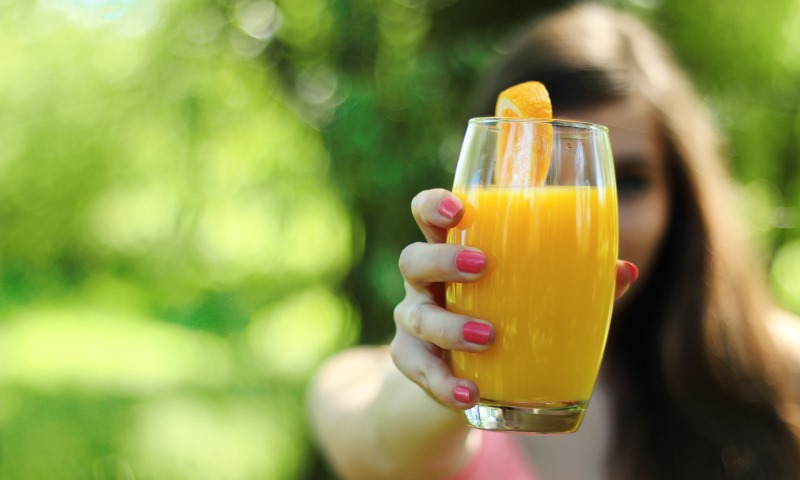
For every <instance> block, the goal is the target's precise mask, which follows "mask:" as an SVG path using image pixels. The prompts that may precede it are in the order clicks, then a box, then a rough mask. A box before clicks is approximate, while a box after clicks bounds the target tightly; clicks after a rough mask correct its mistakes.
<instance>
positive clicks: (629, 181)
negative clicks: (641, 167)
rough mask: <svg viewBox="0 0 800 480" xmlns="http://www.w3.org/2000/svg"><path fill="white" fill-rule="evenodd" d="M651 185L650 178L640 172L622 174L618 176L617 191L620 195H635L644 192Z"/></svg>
mask: <svg viewBox="0 0 800 480" xmlns="http://www.w3.org/2000/svg"><path fill="white" fill-rule="evenodd" d="M649 187H650V181H649V179H648V178H647V177H646V176H644V175H639V174H625V173H623V174H621V175H618V176H617V192H619V195H621V196H622V195H626V196H633V195H638V194H641V193H644V192H646V191H647V189H648V188H649Z"/></svg>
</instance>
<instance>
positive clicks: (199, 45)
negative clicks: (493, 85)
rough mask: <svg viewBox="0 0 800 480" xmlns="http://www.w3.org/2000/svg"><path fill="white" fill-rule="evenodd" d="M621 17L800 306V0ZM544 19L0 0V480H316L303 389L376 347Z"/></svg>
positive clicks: (514, 2)
mask: <svg viewBox="0 0 800 480" xmlns="http://www.w3.org/2000/svg"><path fill="white" fill-rule="evenodd" d="M610 3H612V4H614V5H617V6H619V7H620V8H624V9H627V10H630V11H632V12H634V13H635V14H637V15H640V16H641V17H642V18H645V19H647V20H648V21H650V22H651V23H652V24H653V25H654V26H655V27H656V28H657V29H658V30H659V31H660V32H661V33H663V34H664V35H665V37H666V38H667V39H668V41H669V43H670V44H671V45H672V46H673V47H674V48H675V50H676V53H677V54H678V56H679V58H680V59H681V60H682V61H683V62H684V63H685V65H687V67H689V69H690V72H691V74H692V75H693V76H694V77H695V78H696V79H697V81H698V85H699V86H700V89H701V92H702V93H703V94H704V95H705V97H706V99H707V101H708V103H709V105H710V106H711V107H712V109H713V110H714V112H715V113H716V115H717V117H718V120H719V121H720V125H721V126H722V128H723V129H724V131H725V133H727V134H728V138H729V139H730V151H731V153H732V158H733V167H734V171H735V173H736V176H737V178H738V179H739V180H740V183H741V185H742V188H741V192H742V205H743V207H744V210H745V212H746V213H747V218H748V221H749V225H750V230H751V232H752V233H753V236H754V238H755V239H756V241H757V242H758V244H759V246H760V247H761V251H762V253H763V255H764V261H765V264H766V265H767V266H769V267H770V279H771V281H772V285H773V287H774V290H775V292H776V295H777V296H778V297H779V298H780V299H781V301H782V302H783V303H784V304H785V305H786V306H787V307H789V308H792V309H794V310H795V311H798V312H800V290H798V288H800V287H799V286H800V234H798V231H797V223H798V221H800V218H798V211H797V206H798V205H800V172H798V168H799V167H798V162H797V160H798V159H797V153H796V152H797V151H798V150H800V144H799V143H800V91H798V90H797V89H796V88H794V85H796V84H797V81H798V79H800V1H798V0H776V1H775V2H773V4H771V6H770V8H768V9H767V8H764V7H763V6H762V5H761V3H760V2H756V1H755V0H736V1H730V2H717V3H711V2H706V3H703V2H701V3H697V2H691V1H689V0H680V1H674V2H659V1H657V0H655V1H654V0H637V1H633V0H630V1H628V0H626V1H622V0H619V1H616V2H610ZM555 6H556V5H553V4H552V2H546V1H544V0H542V1H539V2H529V1H528V2H523V1H521V0H510V1H506V2H484V1H479V0H276V1H270V0H243V1H239V2H222V1H215V0H171V1H157V0H40V1H39V2H38V3H34V2H24V1H21V0H19V1H17V0H0V72H2V73H0V478H4V479H5V478H8V479H40V478H41V479H65V480H69V479H150V478H152V479H167V480H170V479H204V478H208V479H223V480H224V479H232V480H238V479H289V478H313V479H319V478H329V477H330V473H329V472H328V471H327V469H326V467H325V466H324V464H323V463H322V462H321V461H320V460H319V458H318V457H317V456H316V455H315V454H314V451H313V448H312V446H311V442H310V436H309V433H308V430H307V427H306V425H305V422H304V407H303V403H302V399H303V392H304V389H305V387H306V385H307V382H308V380H309V378H310V375H311V374H312V372H313V370H314V369H315V368H316V366H317V365H318V364H319V362H320V361H321V360H322V359H323V358H325V357H326V356H327V355H329V354H330V353H332V352H334V351H336V350H338V349H341V348H344V347H346V346H348V345H352V344H354V343H356V342H361V343H378V342H382V341H385V340H387V339H388V338H389V337H390V335H391V332H392V320H391V318H392V309H393V308H394V305H395V304H396V303H397V302H398V301H399V300H400V298H401V296H402V293H403V287H402V280H401V278H400V275H399V273H398V272H397V268H396V265H397V257H398V255H399V252H400V251H401V249H402V248H403V247H404V246H405V245H407V244H409V243H411V242H413V241H417V240H419V239H420V234H419V233H418V231H417V230H416V228H415V226H414V224H413V221H412V219H411V216H410V213H409V203H410V200H411V198H412V197H413V196H414V195H415V194H416V192H418V191H419V190H421V189H424V188H432V187H448V186H449V183H450V178H451V175H452V172H451V168H452V166H453V164H454V160H455V157H456V155H457V153H458V149H459V147H460V141H461V135H462V134H463V130H464V127H465V122H466V119H467V118H468V116H469V115H470V104H469V101H468V100H467V99H468V98H469V96H470V93H471V91H472V89H473V87H474V84H475V80H476V79H477V78H479V77H480V75H481V74H482V72H484V71H485V70H486V68H488V66H489V64H490V63H489V62H490V61H491V59H492V57H493V56H494V55H496V54H497V52H498V51H501V50H502V48H503V45H504V40H505V39H507V38H508V36H509V35H510V34H511V33H513V32H514V31H516V30H517V29H519V28H522V27H523V26H524V25H525V23H526V22H527V21H528V19H529V18H531V17H533V16H535V15H537V14H541V13H543V12H545V11H548V10H550V9H552V8H554V7H555Z"/></svg>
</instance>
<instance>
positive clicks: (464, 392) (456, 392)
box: [453, 385, 472, 403]
mask: <svg viewBox="0 0 800 480" xmlns="http://www.w3.org/2000/svg"><path fill="white" fill-rule="evenodd" d="M470 397H471V396H470V391H469V388H467V387H464V386H461V385H459V386H457V387H456V388H454V389H453V398H455V399H456V401H457V402H461V403H472V398H470Z"/></svg>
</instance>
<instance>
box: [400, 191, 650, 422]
mask: <svg viewBox="0 0 800 480" xmlns="http://www.w3.org/2000/svg"><path fill="white" fill-rule="evenodd" d="M411 211H412V213H413V215H414V220H416V222H417V225H419V228H420V230H422V233H423V235H424V236H425V240H427V243H423V242H419V243H414V244H412V245H409V246H408V247H406V248H405V249H404V250H403V253H402V254H401V255H400V271H401V272H402V274H403V278H404V279H405V288H406V297H405V298H404V299H403V301H402V302H400V304H399V305H397V307H396V308H395V311H394V320H395V324H396V331H395V336H394V339H393V340H392V344H391V354H392V359H393V360H394V363H395V364H396V365H397V368H398V369H399V370H400V371H401V372H403V374H404V375H405V376H407V377H408V378H409V379H411V380H412V381H413V382H415V383H416V384H418V385H419V386H421V387H422V388H423V389H424V390H425V391H427V392H428V394H430V395H431V396H432V397H434V398H435V399H436V400H438V401H439V402H440V403H442V404H444V405H446V406H449V407H452V408H457V409H467V408H470V407H472V406H474V405H475V402H477V401H478V398H479V392H478V386H477V385H475V383H474V382H472V381H469V380H466V379H463V378H457V377H454V376H453V372H452V370H451V368H450V365H449V351H450V350H459V351H464V352H483V351H485V350H487V349H488V348H489V347H490V346H491V343H492V341H493V339H494V330H493V328H492V325H491V324H490V323H489V322H486V321H485V320H482V319H477V318H470V317H466V316H464V315H458V314H454V313H450V312H448V311H447V310H445V309H444V282H474V281H475V280H477V279H478V278H480V277H481V275H482V274H483V272H484V269H485V265H486V257H485V256H484V254H483V253H482V252H481V251H480V250H478V249H475V248H469V247H463V246H460V245H448V244H446V243H444V242H445V240H446V238H447V230H448V229H449V228H452V227H454V226H456V224H457V223H458V222H459V220H460V219H461V217H462V216H463V214H464V205H463V204H462V202H461V201H460V200H459V199H458V198H457V197H456V196H455V195H453V194H452V193H450V192H448V191H447V190H442V189H436V190H426V191H424V192H421V193H420V194H418V195H417V196H416V197H414V200H413V201H412V202H411ZM637 275H638V272H637V270H636V267H635V266H633V264H631V263H628V262H623V261H618V262H617V286H616V296H617V298H619V297H620V296H622V295H623V294H624V293H625V291H627V289H628V288H629V287H630V285H631V283H633V282H634V281H635V280H636V276H637Z"/></svg>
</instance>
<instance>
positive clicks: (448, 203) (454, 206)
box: [438, 197, 461, 218]
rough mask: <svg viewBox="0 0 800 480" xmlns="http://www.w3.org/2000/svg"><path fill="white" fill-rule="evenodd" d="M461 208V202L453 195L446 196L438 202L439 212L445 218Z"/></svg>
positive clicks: (453, 214) (450, 216)
mask: <svg viewBox="0 0 800 480" xmlns="http://www.w3.org/2000/svg"><path fill="white" fill-rule="evenodd" d="M459 210H461V202H459V201H458V200H456V199H455V198H453V197H447V198H445V199H444V200H442V201H441V202H439V208H438V211H439V214H440V215H441V216H443V217H445V218H453V217H455V216H456V213H458V212H459Z"/></svg>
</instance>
